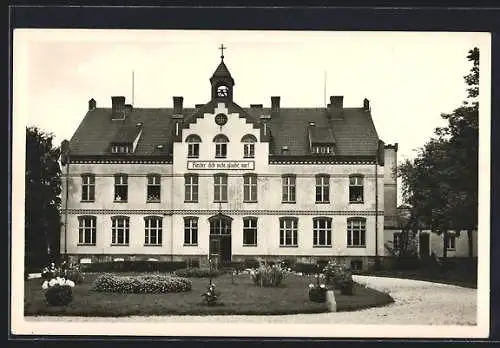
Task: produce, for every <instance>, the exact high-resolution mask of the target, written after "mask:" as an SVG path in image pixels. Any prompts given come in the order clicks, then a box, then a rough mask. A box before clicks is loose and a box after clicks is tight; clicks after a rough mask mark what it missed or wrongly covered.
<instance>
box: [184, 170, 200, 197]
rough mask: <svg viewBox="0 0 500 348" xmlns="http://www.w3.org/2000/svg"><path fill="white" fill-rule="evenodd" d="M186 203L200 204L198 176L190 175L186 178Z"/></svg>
mask: <svg viewBox="0 0 500 348" xmlns="http://www.w3.org/2000/svg"><path fill="white" fill-rule="evenodd" d="M184 191H185V194H184V201H185V202H191V203H193V202H198V175H197V174H190V175H186V176H185V177H184Z"/></svg>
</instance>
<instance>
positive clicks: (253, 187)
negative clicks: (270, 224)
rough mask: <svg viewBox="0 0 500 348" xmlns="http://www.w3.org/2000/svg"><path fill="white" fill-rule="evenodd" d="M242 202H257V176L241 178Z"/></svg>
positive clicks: (251, 175)
mask: <svg viewBox="0 0 500 348" xmlns="http://www.w3.org/2000/svg"><path fill="white" fill-rule="evenodd" d="M243 201H244V202H257V175H255V174H248V175H244V176H243Z"/></svg>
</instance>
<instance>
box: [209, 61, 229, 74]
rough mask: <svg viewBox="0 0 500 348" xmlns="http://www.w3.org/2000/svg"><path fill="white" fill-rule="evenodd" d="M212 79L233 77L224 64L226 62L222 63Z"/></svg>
mask: <svg viewBox="0 0 500 348" xmlns="http://www.w3.org/2000/svg"><path fill="white" fill-rule="evenodd" d="M212 77H231V73H230V72H229V69H228V68H227V66H226V64H224V61H222V62H220V64H219V66H218V67H217V69H215V71H214V74H213V75H212Z"/></svg>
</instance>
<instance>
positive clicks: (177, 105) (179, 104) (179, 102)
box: [174, 97, 184, 115]
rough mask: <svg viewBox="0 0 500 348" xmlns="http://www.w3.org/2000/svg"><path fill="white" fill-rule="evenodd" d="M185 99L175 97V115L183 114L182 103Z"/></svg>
mask: <svg viewBox="0 0 500 348" xmlns="http://www.w3.org/2000/svg"><path fill="white" fill-rule="evenodd" d="M183 100H184V97H174V115H181V114H182V101H183Z"/></svg>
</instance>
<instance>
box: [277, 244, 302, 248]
mask: <svg viewBox="0 0 500 348" xmlns="http://www.w3.org/2000/svg"><path fill="white" fill-rule="evenodd" d="M298 247H299V245H298V244H297V245H280V248H298Z"/></svg>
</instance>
